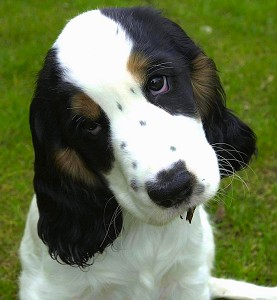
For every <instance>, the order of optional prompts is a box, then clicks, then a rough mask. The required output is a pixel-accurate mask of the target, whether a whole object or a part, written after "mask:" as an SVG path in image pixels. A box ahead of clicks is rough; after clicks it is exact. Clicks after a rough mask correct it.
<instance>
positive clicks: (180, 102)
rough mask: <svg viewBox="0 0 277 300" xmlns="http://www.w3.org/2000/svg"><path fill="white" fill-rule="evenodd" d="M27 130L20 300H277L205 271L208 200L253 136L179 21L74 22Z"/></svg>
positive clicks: (50, 61) (43, 75) (150, 16)
mask: <svg viewBox="0 0 277 300" xmlns="http://www.w3.org/2000/svg"><path fill="white" fill-rule="evenodd" d="M30 126H31V131H32V137H33V145H34V150H35V166H34V167H35V177H34V189H35V194H36V195H35V197H34V199H33V201H32V204H31V208H30V212H29V216H28V219H27V224H26V229H25V233H24V237H23V240H22V243H21V248H20V255H21V262H22V273H21V277H20V298H21V299H28V300H31V299H40V300H41V299H51V300H53V299H59V300H61V299H95V300H97V299H99V300H100V299H101V300H104V299H113V300H123V299H134V300H138V299H149V300H150V299H151V300H154V299H166V300H169V299H175V300H176V299H182V300H186V299H187V300H191V299H197V300H201V299H203V300H208V299H210V298H211V297H223V296H224V295H225V296H226V297H227V296H229V294H230V295H231V296H232V297H233V299H276V294H277V293H276V290H274V289H269V288H263V287H256V288H257V290H258V291H259V292H260V293H262V294H263V292H264V291H266V292H267V295H268V296H267V298H259V297H256V296H253V297H252V296H251V289H252V288H251V287H249V286H250V285H248V284H244V283H240V284H241V285H242V289H240V290H235V291H234V289H232V288H233V287H234V286H235V285H232V282H231V283H230V281H224V280H221V279H215V278H211V275H210V272H211V268H212V264H213V256H214V242H213V235H212V230H211V226H210V225H209V222H208V217H207V215H206V213H205V211H204V208H203V204H204V203H205V202H206V201H207V200H209V199H210V198H211V197H213V196H214V195H215V194H216V192H217V189H218V185H219V181H220V177H225V176H229V175H231V174H233V173H234V172H235V171H237V170H240V169H241V168H243V167H245V166H246V165H247V164H248V162H249V160H250V159H251V156H252V155H253V154H254V152H255V135H254V133H253V132H252V131H251V129H250V128H249V127H248V126H247V125H246V124H244V123H243V122H242V121H241V120H239V119H238V118H237V117H236V116H235V115H234V114H233V113H232V112H231V111H229V110H228V109H227V108H226V105H225V99H224V92H223V88H222V86H221V83H220V80H219V77H218V75H217V72H216V67H215V64H214V63H213V61H212V60H211V59H210V58H208V57H207V56H206V55H205V54H204V52H203V51H202V50H201V49H200V48H199V47H198V46H197V45H195V43H194V42H193V41H192V40H191V39H190V38H189V37H188V36H187V35H186V33H185V32H184V31H183V30H182V29H181V28H180V27H179V26H178V25H176V24H175V23H173V22H171V21H170V20H168V19H166V18H164V17H162V16H161V15H160V14H159V13H158V12H156V11H154V10H152V9H149V8H128V9H104V10H95V11H89V12H86V13H84V14H81V15H80V16H77V17H76V18H74V19H72V20H71V21H70V22H69V23H68V24H67V25H66V27H65V28H64V30H63V31H62V33H61V34H60V35H59V37H58V38H57V40H56V41H55V43H54V45H53V47H52V48H51V49H50V50H49V52H48V54H47V56H46V59H45V63H44V66H43V68H42V70H41V71H40V73H39V76H38V80H37V86H36V90H35V93H34V97H33V101H32V104H31V109H30ZM195 207H196V209H195ZM194 209H195V211H194ZM193 211H194V214H193ZM186 212H188V213H189V215H190V217H189V220H190V221H191V224H189V222H186V221H185V220H183V219H182V218H180V216H181V217H182V216H183V215H185V214H186ZM243 289H245V293H244V294H243V293H242V291H241V290H243ZM248 291H249V293H248ZM241 295H242V296H241ZM244 295H250V296H249V298H241V297H243V296H244ZM257 295H258V294H257ZM251 297H252V298H251Z"/></svg>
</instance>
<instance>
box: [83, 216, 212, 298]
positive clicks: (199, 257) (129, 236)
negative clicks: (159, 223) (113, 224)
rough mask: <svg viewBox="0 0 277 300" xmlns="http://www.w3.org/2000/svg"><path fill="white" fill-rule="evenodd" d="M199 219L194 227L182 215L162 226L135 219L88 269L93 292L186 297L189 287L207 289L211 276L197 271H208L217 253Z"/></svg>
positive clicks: (99, 295) (103, 295)
mask: <svg viewBox="0 0 277 300" xmlns="http://www.w3.org/2000/svg"><path fill="white" fill-rule="evenodd" d="M197 218H199V216H196V219H197ZM195 221H196V224H194V226H193V224H191V225H190V224H188V223H186V222H185V221H184V220H181V219H180V220H176V221H174V222H173V223H172V224H171V225H170V226H166V227H163V228H162V227H154V226H149V225H147V226H138V224H135V223H134V224H133V228H132V226H131V227H130V226H129V230H128V232H123V234H122V236H120V237H119V238H118V239H117V241H116V243H115V244H114V246H113V247H112V248H109V249H108V250H107V253H106V254H105V255H104V256H102V255H101V257H100V256H99V257H98V258H97V259H96V261H95V264H94V265H93V266H92V267H91V271H92V272H90V271H89V272H88V273H87V279H88V281H89V282H90V288H89V292H88V293H90V291H93V293H94V297H93V299H97V300H98V299H101V300H104V299H107V300H108V299H114V300H117V299H120V300H123V299H126V300H127V299H134V300H136V299H151V300H155V299H167V300H168V299H186V298H181V297H183V294H182V293H183V291H184V290H185V289H187V288H188V289H190V288H191V287H190V288H189V286H193V285H197V286H199V287H200V286H201V288H202V289H203V285H204V286H205V285H206V280H207V278H206V277H205V276H203V274H202V276H203V278H198V275H197V274H199V268H204V269H205V268H206V271H205V273H206V275H207V276H208V274H209V260H212V258H211V257H210V256H212V253H210V251H206V250H204V249H203V245H204V244H205V243H206V244H208V243H207V242H210V243H211V242H212V240H210V241H208V240H207V238H208V237H209V234H208V235H207V236H205V232H203V227H202V224H201V222H200V218H199V220H195ZM197 224H198V225H197ZM208 249H209V245H207V250H208ZM188 279H189V285H188V286H187V282H188ZM100 283H101V284H100ZM196 288H197V287H196ZM96 291H97V292H96ZM95 292H96V297H95ZM188 299H191V298H188Z"/></svg>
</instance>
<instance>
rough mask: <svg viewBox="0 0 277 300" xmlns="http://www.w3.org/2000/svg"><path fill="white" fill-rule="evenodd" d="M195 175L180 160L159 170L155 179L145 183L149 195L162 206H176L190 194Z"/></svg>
mask: <svg viewBox="0 0 277 300" xmlns="http://www.w3.org/2000/svg"><path fill="white" fill-rule="evenodd" d="M195 181H196V179H195V177H194V176H193V175H192V174H191V173H190V172H188V170H187V169H186V167H185V165H184V163H183V162H182V161H178V162H176V163H175V164H174V165H173V166H172V168H170V169H168V170H163V171H161V172H159V173H158V174H157V176H156V178H155V180H153V181H152V180H151V181H148V182H147V183H146V190H147V193H148V195H149V197H150V198H151V199H152V200H153V201H154V202H155V203H156V204H158V205H160V206H163V207H172V206H177V205H178V204H180V203H182V202H184V201H186V200H187V199H188V197H189V196H190V195H191V194H192V191H193V186H194V184H195Z"/></svg>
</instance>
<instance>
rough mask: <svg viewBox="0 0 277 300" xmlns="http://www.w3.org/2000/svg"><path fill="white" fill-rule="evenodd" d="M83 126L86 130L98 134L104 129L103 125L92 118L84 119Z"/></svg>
mask: <svg viewBox="0 0 277 300" xmlns="http://www.w3.org/2000/svg"><path fill="white" fill-rule="evenodd" d="M81 126H82V129H83V130H85V131H86V132H88V133H90V134H92V135H97V134H98V133H99V132H100V131H101V129H102V126H101V125H100V124H98V123H96V122H94V121H92V120H84V121H83V122H82V124H81Z"/></svg>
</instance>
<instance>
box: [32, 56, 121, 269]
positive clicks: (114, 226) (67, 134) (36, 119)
mask: <svg viewBox="0 0 277 300" xmlns="http://www.w3.org/2000/svg"><path fill="white" fill-rule="evenodd" d="M61 74H62V72H60V71H59V68H58V66H57V64H56V55H55V51H54V50H51V51H50V52H49V53H48V55H47V57H46V60H45V65H44V67H43V69H42V70H41V72H40V74H39V77H38V81H37V87H36V90H35V94H34V98H33V101H32V104H31V109H30V127H31V132H32V137H33V145H34V150H35V176H34V189H35V193H36V197H37V204H38V209H39V222H38V234H39V236H40V238H41V239H42V241H43V242H44V243H45V244H46V245H47V246H48V248H49V253H50V255H51V256H52V257H53V258H54V259H56V260H58V261H62V262H64V263H66V264H69V265H78V266H81V267H85V266H86V265H88V264H89V259H90V258H91V257H93V256H94V254H96V253H102V252H103V251H104V249H105V248H106V247H107V246H108V245H110V244H112V243H113V241H114V240H115V239H116V238H117V236H118V234H119V233H120V231H121V229H122V215H121V210H120V207H119V206H118V204H117V202H116V200H115V198H114V196H113V194H112V193H111V191H110V190H109V189H108V187H107V184H106V183H105V180H104V178H103V177H102V175H101V174H102V173H101V172H100V171H99V169H100V165H99V162H96V163H95V164H94V162H93V160H95V159H96V158H95V157H94V156H97V151H101V146H99V145H98V142H99V141H98V140H93V139H92V140H90V139H88V140H87V139H86V137H83V136H81V137H79V140H78V141H77V145H79V146H80V147H82V149H83V152H82V153H80V152H79V151H78V150H79V149H77V148H76V147H75V146H76V145H75V144H74V140H76V138H77V136H78V133H76V132H71V131H70V130H71V129H72V128H71V127H70V126H69V125H70V124H71V121H72V120H71V118H70V117H69V115H68V114H69V109H68V107H70V103H69V102H70V98H71V96H72V93H73V90H74V89H73V88H68V86H66V85H65V84H64V83H63V82H62V78H61ZM103 141H104V142H105V141H106V140H105V138H104V137H102V140H101V142H102V143H103ZM99 147H100V148H99ZM103 147H105V148H104V149H106V148H107V145H104V146H103ZM95 148H97V149H96V150H95ZM86 150H87V151H88V152H87V153H90V154H91V156H89V155H87V156H86ZM98 158H99V157H97V159H98ZM89 159H90V161H87V160H89ZM98 160H100V159H98ZM106 165H107V164H106Z"/></svg>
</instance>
